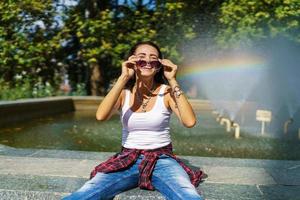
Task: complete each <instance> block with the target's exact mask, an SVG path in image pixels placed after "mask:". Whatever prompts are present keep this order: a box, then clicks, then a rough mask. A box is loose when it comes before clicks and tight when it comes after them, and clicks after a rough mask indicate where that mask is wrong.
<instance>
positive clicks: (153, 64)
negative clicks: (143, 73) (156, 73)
mask: <svg viewBox="0 0 300 200" xmlns="http://www.w3.org/2000/svg"><path fill="white" fill-rule="evenodd" d="M148 64H149V65H150V66H151V68H155V69H159V68H160V67H161V63H160V62H159V61H158V60H153V61H150V62H147V61H145V60H138V61H137V62H136V66H137V67H141V68H142V67H145V66H147V65H148Z"/></svg>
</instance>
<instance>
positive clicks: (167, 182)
mask: <svg viewBox="0 0 300 200" xmlns="http://www.w3.org/2000/svg"><path fill="white" fill-rule="evenodd" d="M142 159H143V155H140V156H139V158H138V160H137V162H136V163H135V164H134V165H132V166H131V167H130V168H128V169H126V170H124V171H119V172H113V173H107V174H105V173H97V174H96V176H94V177H93V178H92V179H91V180H89V181H87V182H86V183H85V184H84V185H83V186H82V187H81V188H80V189H78V190H77V191H76V192H74V193H72V194H71V195H69V196H67V197H65V198H63V199H64V200H72V199H76V200H79V199H80V200H83V199H85V200H92V199H93V200H94V199H98V200H99V199H113V198H114V197H115V196H116V195H117V194H119V193H121V192H124V191H126V190H130V189H132V188H135V187H138V179H139V170H138V165H139V164H140V162H141V160H142ZM151 181H152V185H153V186H154V187H155V189H156V190H157V191H159V192H160V193H161V194H162V195H163V196H164V197H165V198H166V199H168V200H171V199H172V200H179V199H180V200H185V199H188V200H196V199H197V200H202V199H203V198H202V197H201V196H200V195H199V194H198V193H197V190H196V188H195V187H194V186H193V185H192V184H191V182H190V179H189V176H188V174H187V173H186V172H185V171H184V169H183V168H182V167H181V166H180V164H179V163H178V162H177V161H176V160H174V159H173V158H170V157H169V156H166V155H164V154H163V155H161V156H160V157H159V159H158V160H157V163H156V165H155V168H154V171H153V174H152V180H151Z"/></svg>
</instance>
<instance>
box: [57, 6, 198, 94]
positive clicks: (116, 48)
mask: <svg viewBox="0 0 300 200" xmlns="http://www.w3.org/2000/svg"><path fill="white" fill-rule="evenodd" d="M185 7H186V4H184V3H182V2H177V3H169V2H160V3H159V2H158V1H157V2H154V1H149V2H146V3H145V2H144V1H130V2H127V1H125V2H124V3H122V4H119V3H118V1H104V2H102V1H101V2H100V1H87V0H81V1H79V4H78V6H76V7H74V8H73V9H71V10H70V12H69V14H68V18H67V20H66V21H65V26H64V28H63V30H62V33H61V34H60V35H62V36H63V37H64V38H63V39H64V40H65V41H66V43H67V45H66V48H67V49H72V51H65V52H67V54H65V56H66V57H70V54H72V55H73V56H74V57H78V56H80V58H81V60H82V62H83V63H88V66H89V69H88V70H89V72H90V77H91V80H90V85H91V88H92V91H91V94H93V95H95V94H96V95H98V94H103V93H105V88H107V87H109V82H110V81H111V80H113V79H114V78H115V77H116V76H117V73H118V71H119V67H120V65H121V62H122V60H123V59H125V56H126V53H127V52H128V50H129V48H130V47H131V46H132V45H133V44H134V43H136V42H138V41H142V40H152V41H154V42H157V43H158V44H159V45H160V46H161V47H162V51H163V53H164V54H165V55H166V56H167V57H170V58H171V59H173V60H175V62H180V61H181V60H182V57H181V56H180V54H179V47H180V43H181V41H187V40H190V39H192V38H193V37H195V34H194V31H193V28H192V26H191V24H189V23H186V22H185V21H184V15H183V13H182V11H183V10H184V9H185ZM68 54H69V55H68Z"/></svg>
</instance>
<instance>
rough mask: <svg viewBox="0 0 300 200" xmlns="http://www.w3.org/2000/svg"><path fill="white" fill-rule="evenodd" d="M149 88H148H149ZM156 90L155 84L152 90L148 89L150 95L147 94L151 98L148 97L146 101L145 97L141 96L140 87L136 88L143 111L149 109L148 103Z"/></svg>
mask: <svg viewBox="0 0 300 200" xmlns="http://www.w3.org/2000/svg"><path fill="white" fill-rule="evenodd" d="M147 89H148V88H147ZM154 90H155V88H154V85H153V88H152V89H151V90H148V95H147V96H148V97H149V98H147V99H146V100H145V101H144V98H143V97H142V96H141V94H140V92H139V90H138V88H136V93H137V97H138V100H139V102H140V103H141V104H142V111H143V112H146V111H147V110H146V108H147V105H148V103H149V101H150V99H151V98H152V96H153V95H152V93H153V92H154Z"/></svg>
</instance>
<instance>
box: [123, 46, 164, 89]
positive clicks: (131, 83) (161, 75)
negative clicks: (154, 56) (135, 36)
mask: <svg viewBox="0 0 300 200" xmlns="http://www.w3.org/2000/svg"><path fill="white" fill-rule="evenodd" d="M141 45H149V46H152V47H154V48H155V49H156V50H157V52H158V58H160V59H163V55H162V53H161V51H160V49H159V47H158V46H157V45H156V44H155V43H154V42H151V41H144V42H138V43H136V44H135V45H133V47H131V49H130V51H129V53H128V56H127V59H128V58H129V57H130V56H132V55H134V53H135V51H136V49H137V48H138V47H139V46H141ZM154 81H155V82H156V83H160V84H168V81H167V79H166V77H165V76H164V69H163V67H161V68H160V69H159V71H158V72H157V73H156V74H155V75H154ZM135 82H136V78H135V76H132V78H131V79H130V80H128V82H127V83H126V85H125V88H126V89H130V90H132V88H133V86H134V84H135Z"/></svg>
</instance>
